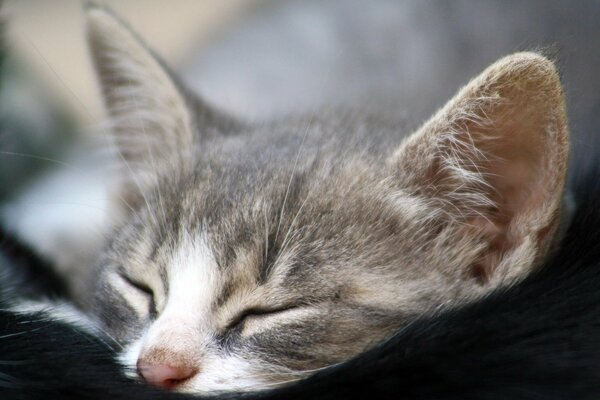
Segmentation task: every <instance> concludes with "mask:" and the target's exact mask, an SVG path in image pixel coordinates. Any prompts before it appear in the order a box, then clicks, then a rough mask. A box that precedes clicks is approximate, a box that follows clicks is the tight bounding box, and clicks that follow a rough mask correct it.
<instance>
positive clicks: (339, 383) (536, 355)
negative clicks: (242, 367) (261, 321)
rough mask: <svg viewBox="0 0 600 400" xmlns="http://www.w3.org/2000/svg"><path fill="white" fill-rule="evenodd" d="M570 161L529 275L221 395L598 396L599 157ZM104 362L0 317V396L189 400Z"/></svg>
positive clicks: (82, 343) (60, 334)
mask: <svg viewBox="0 0 600 400" xmlns="http://www.w3.org/2000/svg"><path fill="white" fill-rule="evenodd" d="M590 147H591V148H593V147H594V146H593V145H590ZM578 158H579V160H580V163H579V165H578V166H576V167H575V168H573V170H574V171H576V173H577V175H578V176H575V177H573V179H572V185H571V187H572V188H573V191H574V194H575V198H576V202H577V211H576V213H575V215H574V218H573V221H572V224H571V227H570V228H569V230H568V233H567V235H566V238H565V240H564V241H563V243H562V245H561V246H560V248H559V249H558V250H557V252H556V253H555V254H554V256H553V257H552V258H551V259H550V260H549V261H548V262H547V263H546V264H545V265H544V266H543V267H542V268H541V269H540V270H539V272H538V273H535V274H534V275H532V276H530V277H529V278H528V279H526V280H525V281H523V282H522V283H520V284H519V285H516V286H514V287H512V288H509V289H505V290H502V291H499V292H497V293H494V294H493V295H491V296H489V297H488V298H486V299H484V300H482V301H480V302H478V303H476V304H472V305H470V306H466V307H463V308H462V309H459V310H455V311H451V312H445V313H441V314H440V315H437V316H432V317H429V318H425V319H422V320H419V321H417V322H415V323H413V324H411V325H410V326H409V327H407V328H405V329H403V330H402V331H401V332H399V333H398V334H397V335H396V336H395V337H394V338H392V339H391V340H389V341H388V342H386V343H384V344H382V345H380V346H379V347H377V348H375V349H373V350H371V351H369V352H367V353H365V354H362V355H360V356H359V357H357V358H355V359H353V360H351V361H348V362H346V363H344V364H342V365H340V366H338V367H334V368H331V369H329V370H326V371H323V372H321V373H318V374H316V375H314V376H313V377H311V378H309V379H307V380H305V381H302V382H299V383H297V384H294V385H292V386H289V387H286V388H283V389H278V390H276V391H272V392H265V393H261V394H243V395H236V394H232V395H226V396H225V397H224V398H246V399H259V398H260V399H286V400H293V399H309V398H310V399H353V398H378V399H385V398H389V399H399V398H402V399H437V400H440V399H457V400H458V399H461V400H464V399H598V398H600V368H599V367H600V241H599V240H598V233H599V232H600V210H599V208H598V204H600V162H598V161H597V160H600V157H599V156H598V152H596V154H591V155H590V157H589V158H587V159H586V160H587V162H586V160H583V162H581V157H578ZM32 261H33V262H34V263H36V262H38V261H36V260H32ZM11 266H14V263H13V264H6V265H4V266H3V268H4V269H8V268H9V267H11ZM3 282H5V281H3ZM112 357H113V354H112V352H111V351H110V350H109V349H108V348H107V347H106V345H104V344H103V343H102V342H100V341H98V340H97V339H95V338H93V337H90V336H89V335H87V334H84V333H82V332H79V331H77V330H76V329H74V328H72V327H70V326H67V325H65V324H63V323H58V322H52V321H45V320H43V319H39V317H38V316H36V315H28V316H18V315H14V314H11V313H10V312H7V311H1V312H0V398H1V399H3V400H8V399H27V400H31V399H48V398H63V399H106V398H110V399H127V400H133V399H153V398H164V399H170V398H188V397H187V396H185V395H180V394H173V393H163V392H158V391H154V390H151V389H148V388H146V387H143V386H140V385H138V384H135V383H133V382H128V381H126V380H125V379H124V378H122V377H121V375H120V373H119V369H118V367H117V366H116V365H115V364H114V363H113V361H112Z"/></svg>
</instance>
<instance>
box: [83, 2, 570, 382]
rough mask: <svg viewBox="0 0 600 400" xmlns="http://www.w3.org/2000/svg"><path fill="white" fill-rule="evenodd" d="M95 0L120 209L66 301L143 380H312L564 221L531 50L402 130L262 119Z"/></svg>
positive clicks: (497, 283)
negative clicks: (160, 52) (162, 54)
mask: <svg viewBox="0 0 600 400" xmlns="http://www.w3.org/2000/svg"><path fill="white" fill-rule="evenodd" d="M86 13H87V24H88V38H89V42H90V46H91V51H92V56H93V61H94V64H95V66H96V69H97V71H98V75H99V80H100V84H101V88H102V90H103V93H104V96H105V101H106V106H107V110H108V112H109V115H110V117H111V120H112V123H113V132H114V139H115V142H116V145H117V148H118V152H119V156H120V158H121V159H122V161H123V166H124V169H123V182H122V185H121V186H120V188H119V189H118V191H117V193H116V195H115V207H121V210H122V213H123V217H122V221H121V222H120V223H119V224H118V226H117V227H116V228H115V230H114V232H113V233H112V235H111V241H110V243H108V244H107V245H106V247H105V250H104V251H103V252H102V254H101V255H100V257H99V260H98V264H97V270H96V271H95V274H94V279H93V280H91V281H90V282H89V283H88V284H89V292H90V293H91V295H90V296H89V297H86V298H80V299H77V301H78V302H79V304H80V305H81V306H82V307H83V308H84V309H86V310H87V311H88V312H89V313H91V314H92V315H93V316H95V317H96V318H97V319H98V320H99V321H100V323H101V329H102V330H103V331H106V332H107V333H108V334H109V335H110V336H111V337H113V338H114V339H115V340H117V341H119V342H120V343H122V344H123V346H124V349H123V351H122V352H121V355H120V360H121V362H122V363H123V364H124V366H125V369H126V371H127V372H128V373H130V374H131V375H132V376H136V375H137V376H139V377H140V378H142V379H144V380H145V381H147V382H148V383H150V384H151V385H154V386H157V387H161V388H166V389H172V390H176V391H182V392H197V393H202V392H214V391H223V390H251V389H260V388H270V387H275V386H278V385H282V384H285V383H287V382H291V381H295V380H297V379H300V378H303V377H306V376H308V375H310V374H312V373H314V372H315V371H318V370H320V369H322V368H325V367H328V366H332V365H334V364H337V363H340V362H342V361H344V360H347V359H349V358H351V357H353V356H355V355H357V354H359V353H361V352H363V351H364V350H366V349H369V348H371V347H372V346H374V345H375V344H376V343H379V342H381V341H382V340H384V339H386V338H388V337H390V336H392V335H393V334H394V333H395V332H397V331H398V330H399V329H401V328H403V327H405V326H407V325H408V324H409V323H411V322H412V321H414V320H415V319H416V318H417V317H418V316H421V315H423V314H427V313H431V312H435V311H436V310H439V309H441V308H447V307H452V306H454V305H459V304H463V303H465V302H469V301H473V300H475V299H478V298H480V297H481V296H483V295H485V294H487V293H489V292H490V291H492V290H493V289H495V288H498V287H501V286H506V285H510V284H513V283H515V282H518V281H519V280H521V279H522V278H524V277H525V276H527V275H528V274H529V273H530V271H532V270H533V269H535V268H536V267H537V266H538V265H540V263H541V262H542V261H543V260H544V259H545V257H546V256H547V255H548V254H549V252H551V250H552V248H553V244H554V243H555V241H556V240H558V237H559V236H560V235H559V233H557V232H559V231H560V229H559V227H560V225H561V208H562V202H561V200H562V198H563V191H564V179H565V172H566V163H567V154H568V130H567V123H566V115H565V106H564V100H563V94H562V90H561V85H560V81H559V78H558V75H557V72H556V69H555V68H554V66H553V64H552V63H551V62H550V61H548V60H547V59H545V58H544V57H542V56H540V55H537V54H533V53H518V54H514V55H511V56H508V57H506V58H503V59H501V60H499V61H498V62H496V63H495V64H493V65H492V66H490V67H489V68H488V69H486V70H485V71H484V72H483V73H482V74H481V75H480V76H478V77H477V78H475V79H474V80H473V81H471V82H470V83H469V84H468V85H467V86H465V87H464V88H463V89H461V90H460V91H459V92H458V93H457V94H456V96H455V97H454V98H453V99H452V100H450V101H449V102H448V103H447V105H446V106H444V107H443V108H442V109H441V110H440V111H438V112H437V113H436V114H435V115H434V116H433V117H432V118H431V119H430V120H429V121H428V122H426V123H425V124H424V125H423V126H422V127H421V128H420V129H419V130H417V132H415V133H413V134H412V135H411V136H409V137H407V138H403V135H402V127H401V125H400V124H399V123H396V122H394V121H387V120H381V119H378V118H375V117H370V116H363V115H361V114H360V113H352V114H343V113H331V114H329V115H320V116H314V117H309V118H297V119H288V120H285V121H282V122H274V123H271V124H261V125H260V126H253V125H251V124H246V123H243V122H240V121H237V120H236V119H234V118H233V117H230V116H226V115H223V114H222V113H221V112H219V111H218V110H216V109H214V108H212V107H210V106H209V105H207V104H205V103H204V102H203V101H202V100H200V99H198V98H197V97H196V96H194V95H193V94H191V93H190V92H189V91H188V90H187V89H186V88H185V87H184V86H183V85H182V84H181V83H180V81H179V80H178V79H177V78H176V77H175V76H173V75H172V73H171V72H170V71H169V70H168V69H167V68H166V67H165V66H164V64H163V62H162V61H161V60H160V59H159V58H158V57H156V56H155V55H154V54H153V53H152V51H150V50H149V49H148V48H147V47H146V46H145V45H144V44H143V43H142V41H141V40H140V39H139V38H138V37H137V35H136V34H135V33H133V32H132V31H131V30H130V29H129V28H127V26H126V25H125V24H124V23H122V22H121V21H119V20H118V19H117V18H116V17H115V16H113V15H112V14H111V13H109V12H107V11H106V10H104V9H102V8H98V7H95V6H91V7H89V8H88V9H87V11H86ZM257 95H259V94H257Z"/></svg>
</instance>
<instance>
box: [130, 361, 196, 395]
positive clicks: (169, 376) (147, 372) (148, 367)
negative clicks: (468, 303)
mask: <svg viewBox="0 0 600 400" xmlns="http://www.w3.org/2000/svg"><path fill="white" fill-rule="evenodd" d="M137 369H138V373H139V374H140V375H141V376H142V377H143V378H144V379H145V380H146V382H148V383H149V384H151V385H152V386H156V387H159V388H161V389H172V388H174V387H175V386H177V385H179V384H180V383H182V382H183V381H185V380H187V379H189V378H191V377H192V376H194V375H196V372H197V371H196V370H195V369H193V368H190V367H186V366H173V365H166V364H152V363H149V362H146V361H143V360H141V359H140V360H138V363H137Z"/></svg>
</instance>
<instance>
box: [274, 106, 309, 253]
mask: <svg viewBox="0 0 600 400" xmlns="http://www.w3.org/2000/svg"><path fill="white" fill-rule="evenodd" d="M312 122H313V118H312V117H311V119H310V120H309V121H308V123H307V124H306V129H305V130H304V135H303V136H302V141H301V142H300V146H299V147H298V153H297V154H296V159H295V160H294V166H293V167H292V173H291V174H290V180H289V182H288V185H287V189H286V190H285V195H284V196H283V204H282V205H281V211H280V214H279V223H278V224H277V231H276V232H275V242H277V238H278V237H279V229H280V228H281V221H282V219H283V213H284V211H285V205H286V203H287V199H288V195H289V194H290V188H291V187H292V182H293V180H294V175H295V174H296V168H297V166H298V160H299V159H300V153H301V152H302V148H303V146H304V141H305V140H306V137H307V136H308V132H309V130H310V126H311V125H312Z"/></svg>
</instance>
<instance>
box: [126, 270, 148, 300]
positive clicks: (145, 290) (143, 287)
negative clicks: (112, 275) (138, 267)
mask: <svg viewBox="0 0 600 400" xmlns="http://www.w3.org/2000/svg"><path fill="white" fill-rule="evenodd" d="M119 275H120V276H121V278H123V280H124V281H125V282H127V283H128V284H130V285H131V286H133V287H134V288H136V289H138V290H139V291H141V292H143V293H145V294H147V295H149V296H152V297H154V291H153V290H152V289H151V288H150V286H148V285H146V284H144V283H140V282H138V281H136V280H134V279H132V278H130V277H129V276H127V275H126V274H124V273H123V272H121V271H120V272H119Z"/></svg>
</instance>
